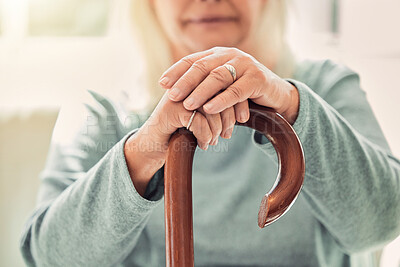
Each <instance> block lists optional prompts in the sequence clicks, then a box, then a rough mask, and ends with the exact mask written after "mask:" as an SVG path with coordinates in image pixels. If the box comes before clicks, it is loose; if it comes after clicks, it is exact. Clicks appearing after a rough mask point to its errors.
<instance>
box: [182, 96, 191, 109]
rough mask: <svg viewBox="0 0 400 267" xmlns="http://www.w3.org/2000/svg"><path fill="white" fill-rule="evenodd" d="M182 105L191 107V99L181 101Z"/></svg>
mask: <svg viewBox="0 0 400 267" xmlns="http://www.w3.org/2000/svg"><path fill="white" fill-rule="evenodd" d="M183 102H184V103H183V105H184V106H186V107H191V106H193V105H194V100H193V98H187V99H186V100H185V101H183Z"/></svg>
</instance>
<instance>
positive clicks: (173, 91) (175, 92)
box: [168, 87, 180, 99]
mask: <svg viewBox="0 0 400 267" xmlns="http://www.w3.org/2000/svg"><path fill="white" fill-rule="evenodd" d="M179 93H180V92H179V89H178V88H176V87H175V88H172V89H171V90H170V91H169V93H168V95H169V96H170V97H172V98H173V99H177V98H178V96H179Z"/></svg>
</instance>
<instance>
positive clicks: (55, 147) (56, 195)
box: [21, 60, 400, 267]
mask: <svg viewBox="0 0 400 267" xmlns="http://www.w3.org/2000/svg"><path fill="white" fill-rule="evenodd" d="M288 80H289V81H290V82H292V83H293V84H294V85H295V86H296V87H297V88H298V90H299V94H300V109H299V115H298V118H297V120H296V121H295V123H294V125H293V127H294V129H295V131H296V132H297V134H298V136H299V138H300V141H301V143H302V145H303V148H304V153H305V160H306V175H305V181H304V186H303V189H302V191H301V193H300V195H299V197H298V199H297V201H296V202H295V204H294V205H293V206H292V208H291V209H290V211H289V212H287V213H286V214H285V215H284V216H283V217H282V218H281V219H280V220H278V221H277V222H275V223H273V224H272V225H270V226H268V227H266V228H264V229H260V228H259V227H258V226H257V212H258V208H259V204H260V200H261V198H262V196H263V195H264V194H265V193H266V192H267V191H268V189H269V188H270V187H271V186H272V184H273V182H274V180H275V177H276V174H277V158H276V153H275V151H274V149H273V146H272V144H271V143H270V142H269V141H268V140H267V139H266V138H265V137H264V136H262V135H260V134H259V133H258V132H256V131H254V130H252V129H250V128H245V127H241V126H235V129H234V132H233V136H232V138H231V139H230V140H229V139H228V140H225V139H223V138H220V139H219V143H218V145H217V146H215V147H213V146H210V148H209V149H208V151H203V150H200V149H197V150H196V153H195V158H194V165H193V213H194V214H193V225H194V249H195V254H194V258H195V265H196V266H333V267H334V266H360V267H361V266H362V267H368V266H374V258H373V255H374V251H376V250H379V249H381V248H382V247H383V246H384V245H385V244H386V243H388V242H389V241H391V240H393V239H394V238H395V237H396V236H397V235H399V233H400V223H399V222H400V178H399V177H400V161H399V160H398V159H397V158H395V157H394V156H393V155H392V153H391V151H390V149H389V147H388V144H387V142H386V140H385V138H384V135H383V134H382V131H381V129H380V126H379V125H378V123H377V121H376V118H375V116H374V114H373V112H372V110H371V107H370V105H369V103H368V101H367V98H366V94H365V92H364V91H363V90H362V89H360V84H359V76H358V75H357V74H356V73H355V72H353V71H351V70H350V69H348V68H347V67H345V66H343V65H340V64H336V63H334V62H332V61H330V60H324V61H303V62H301V63H298V66H297V68H296V71H295V74H294V76H293V77H292V79H288ZM88 96H89V98H90V99H89V100H84V101H82V103H78V104H76V105H68V106H66V107H65V108H63V109H62V110H61V112H60V115H59V118H58V120H57V123H56V127H55V130H54V133H53V137H52V142H51V147H50V151H49V155H48V160H47V164H46V166H45V168H44V170H43V172H42V173H41V181H42V182H41V187H40V192H39V195H38V202H37V207H36V209H35V211H34V212H33V213H32V215H31V217H30V218H29V220H28V221H27V223H26V227H25V229H24V231H23V235H22V237H21V252H22V255H23V257H24V259H25V261H26V263H27V264H28V265H30V266H96V267H98V266H165V229H164V198H163V169H160V170H159V171H158V172H157V173H156V174H155V175H154V177H153V178H152V180H151V182H150V183H149V185H148V187H147V190H146V193H145V197H142V196H140V195H139V194H138V192H137V191H136V190H135V187H134V186H133V184H132V181H131V178H130V176H129V173H128V169H127V166H126V161H125V158H124V153H123V145H124V142H125V141H126V139H127V138H128V137H129V136H130V135H131V134H135V132H136V130H137V129H138V128H139V127H140V126H141V125H142V124H143V123H144V121H145V120H146V118H147V117H146V116H144V117H141V116H139V115H138V114H134V113H132V112H128V111H127V108H126V107H124V105H123V104H121V103H120V102H119V101H115V100H112V98H109V97H104V96H101V95H99V94H96V93H94V92H91V91H89V92H88ZM226 218H228V219H229V220H228V221H227V220H226Z"/></svg>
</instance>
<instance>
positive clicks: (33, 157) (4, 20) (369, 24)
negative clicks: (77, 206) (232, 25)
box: [0, 0, 400, 267]
mask: <svg viewBox="0 0 400 267" xmlns="http://www.w3.org/2000/svg"><path fill="white" fill-rule="evenodd" d="M143 1H145V0H143ZM272 1H274V0H272ZM128 11H129V0H0V218H1V221H0V236H1V237H2V238H1V240H0V266H23V261H22V259H21V257H20V254H19V250H18V242H19V237H20V233H21V231H22V228H23V224H24V222H25V221H26V219H27V217H28V215H29V214H30V212H31V211H32V209H33V207H34V204H35V197H36V192H37V187H38V184H39V179H38V174H39V172H40V171H41V169H42V168H43V164H44V162H45V158H46V153H47V149H48V144H49V138H50V136H51V131H52V127H53V126H54V122H55V119H56V117H57V113H58V109H59V107H60V105H62V103H63V102H64V101H68V100H70V99H73V98H76V97H77V96H79V95H80V94H81V93H82V92H83V90H87V89H91V90H95V91H99V92H102V93H106V94H109V93H110V92H119V91H123V90H129V89H130V88H132V87H133V84H132V83H133V80H132V79H131V77H132V75H133V73H135V72H137V71H139V70H140V68H141V67H140V66H141V64H140V58H139V56H138V55H135V54H134V53H133V50H134V49H132V47H134V46H135V45H136V44H135V40H133V39H132V38H131V36H130V34H129V33H130V28H129V18H128ZM399 11H400V1H398V0H381V1H372V0H346V1H344V0H343V1H340V0H292V1H291V9H290V16H289V17H290V23H289V31H288V38H289V40H290V41H291V43H292V47H293V49H294V50H295V52H296V54H297V55H298V56H299V57H300V58H314V59H321V58H331V59H334V60H336V61H338V62H341V63H344V64H346V65H348V66H349V67H350V68H352V69H354V70H356V71H357V72H359V73H360V75H361V83H362V86H363V89H364V90H366V91H367V95H368V99H369V101H370V103H371V105H372V107H373V109H374V112H375V114H376V116H377V118H378V120H379V122H380V124H381V126H382V128H383V131H384V133H385V135H386V137H387V139H388V141H389V144H390V145H391V148H392V150H393V152H394V154H395V155H396V156H400V139H399V138H397V137H398V132H399V129H400V127H399V126H398V123H399V119H398V114H399V106H398V99H399V98H400V86H399V85H398V84H397V82H396V80H395V79H396V77H400V34H399V26H400V17H399V16H398V15H397V14H398V12H399ZM399 242H400V240H397V241H395V242H393V243H392V244H390V245H389V246H388V247H387V248H386V249H385V250H384V252H383V255H382V259H381V266H384V267H392V266H396V267H399V266H400V261H399V254H400V253H399V251H400V245H399Z"/></svg>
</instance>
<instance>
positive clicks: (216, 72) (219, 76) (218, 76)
mask: <svg viewBox="0 0 400 267" xmlns="http://www.w3.org/2000/svg"><path fill="white" fill-rule="evenodd" d="M210 76H211V77H212V78H213V79H214V80H216V81H217V82H219V83H226V76H225V74H224V73H223V72H222V69H221V68H217V69H213V70H212V71H211V73H210Z"/></svg>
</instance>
